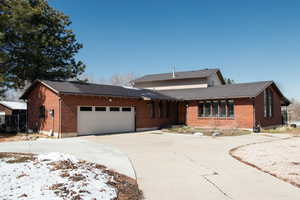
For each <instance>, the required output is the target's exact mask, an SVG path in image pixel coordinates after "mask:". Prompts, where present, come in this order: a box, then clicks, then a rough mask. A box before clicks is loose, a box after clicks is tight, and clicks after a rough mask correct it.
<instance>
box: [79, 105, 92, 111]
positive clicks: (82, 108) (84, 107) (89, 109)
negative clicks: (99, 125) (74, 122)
mask: <svg viewBox="0 0 300 200" xmlns="http://www.w3.org/2000/svg"><path fill="white" fill-rule="evenodd" d="M80 111H93V107H90V106H89V107H88V106H83V107H80Z"/></svg>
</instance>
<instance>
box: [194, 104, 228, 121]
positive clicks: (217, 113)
mask: <svg viewBox="0 0 300 200" xmlns="http://www.w3.org/2000/svg"><path fill="white" fill-rule="evenodd" d="M198 117H224V118H226V117H230V118H233V117H234V101H233V100H229V101H225V100H222V101H200V102H199V104H198Z"/></svg>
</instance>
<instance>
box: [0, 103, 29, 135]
mask: <svg viewBox="0 0 300 200" xmlns="http://www.w3.org/2000/svg"><path fill="white" fill-rule="evenodd" d="M26 112H27V105H26V103H24V102H16V101H0V129H1V130H5V131H8V132H11V131H25V129H26Z"/></svg>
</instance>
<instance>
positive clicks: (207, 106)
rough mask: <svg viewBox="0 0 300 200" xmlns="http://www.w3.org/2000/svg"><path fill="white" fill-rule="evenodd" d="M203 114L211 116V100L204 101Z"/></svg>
mask: <svg viewBox="0 0 300 200" xmlns="http://www.w3.org/2000/svg"><path fill="white" fill-rule="evenodd" d="M204 116H205V117H210V116H211V102H209V101H208V102H205V104H204Z"/></svg>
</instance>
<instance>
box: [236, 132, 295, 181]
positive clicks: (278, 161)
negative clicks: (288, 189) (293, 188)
mask: <svg viewBox="0 0 300 200" xmlns="http://www.w3.org/2000/svg"><path fill="white" fill-rule="evenodd" d="M233 155H234V156H237V157H239V158H241V159H242V160H243V161H246V162H248V163H251V164H253V165H255V166H257V167H259V168H261V169H262V170H263V171H266V172H269V173H271V174H274V175H276V176H277V177H279V178H281V179H284V180H287V181H288V182H291V183H294V184H296V185H297V184H298V185H300V138H299V137H294V138H291V139H284V140H278V141H273V142H268V143H260V144H254V145H248V146H244V147H241V148H238V149H237V150H235V151H233Z"/></svg>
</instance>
